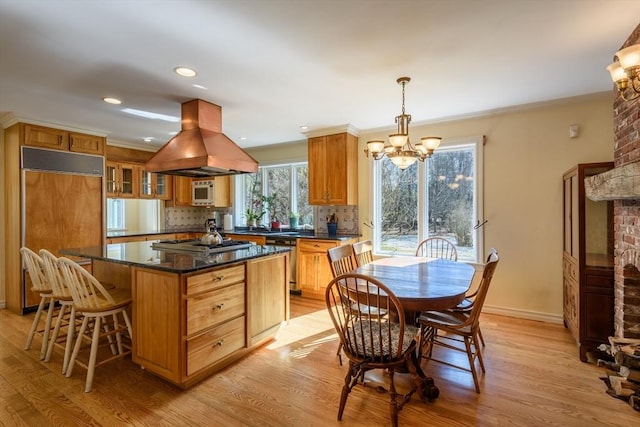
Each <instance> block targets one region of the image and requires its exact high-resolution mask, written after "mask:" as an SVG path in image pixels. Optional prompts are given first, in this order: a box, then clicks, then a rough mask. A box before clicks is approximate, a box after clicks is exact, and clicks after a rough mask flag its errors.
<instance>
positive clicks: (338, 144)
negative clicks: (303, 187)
mask: <svg viewBox="0 0 640 427" xmlns="http://www.w3.org/2000/svg"><path fill="white" fill-rule="evenodd" d="M346 144H347V134H346V133H340V134H337V135H329V136H327V137H326V138H325V150H324V151H325V165H331V168H330V169H331V170H327V171H326V173H325V188H326V194H327V196H326V204H329V205H346V204H347V150H346V148H347V145H346Z"/></svg>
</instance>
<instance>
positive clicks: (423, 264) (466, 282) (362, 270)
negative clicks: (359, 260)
mask: <svg viewBox="0 0 640 427" xmlns="http://www.w3.org/2000/svg"><path fill="white" fill-rule="evenodd" d="M474 272H475V269H474V267H473V266H472V265H470V264H467V263H464V262H458V261H451V260H445V259H432V258H425V257H413V256H407V257H393V258H383V259H379V260H375V261H373V262H371V263H369V264H365V265H363V266H360V267H358V268H357V269H355V270H354V271H353V273H358V274H364V275H367V276H371V277H374V278H376V279H377V280H379V281H381V282H382V283H384V284H385V285H386V286H387V287H388V288H389V289H391V291H392V292H393V293H394V294H395V295H396V296H397V297H398V299H399V300H400V302H401V303H402V307H403V308H404V310H405V312H420V311H429V310H446V309H447V308H452V307H455V306H456V305H458V304H459V303H461V302H462V300H463V299H464V296H465V293H466V292H467V290H468V289H469V287H470V286H471V281H472V280H473V274H474Z"/></svg>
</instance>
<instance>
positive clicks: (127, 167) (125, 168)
mask: <svg viewBox="0 0 640 427" xmlns="http://www.w3.org/2000/svg"><path fill="white" fill-rule="evenodd" d="M119 171H120V172H119V177H120V191H119V193H120V194H119V197H128V198H134V197H137V196H138V185H137V181H138V180H137V166H136V165H134V164H128V163H120V164H119Z"/></svg>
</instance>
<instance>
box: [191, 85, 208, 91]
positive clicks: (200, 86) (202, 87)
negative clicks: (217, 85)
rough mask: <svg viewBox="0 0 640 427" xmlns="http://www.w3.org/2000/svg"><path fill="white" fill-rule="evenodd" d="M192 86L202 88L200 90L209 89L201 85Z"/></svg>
mask: <svg viewBox="0 0 640 427" xmlns="http://www.w3.org/2000/svg"><path fill="white" fill-rule="evenodd" d="M193 87H195V88H196V89H202V90H209V89H207V88H206V87H204V86H202V85H195V84H194V85H193Z"/></svg>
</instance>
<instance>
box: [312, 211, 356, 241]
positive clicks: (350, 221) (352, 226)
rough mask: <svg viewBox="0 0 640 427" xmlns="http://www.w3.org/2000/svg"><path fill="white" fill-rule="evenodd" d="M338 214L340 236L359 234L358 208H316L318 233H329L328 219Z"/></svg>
mask: <svg viewBox="0 0 640 427" xmlns="http://www.w3.org/2000/svg"><path fill="white" fill-rule="evenodd" d="M334 213H335V214H336V217H337V218H338V233H339V234H358V232H359V230H358V207H357V206H316V207H315V229H316V231H317V232H318V233H326V232H327V217H328V216H330V215H331V214H334Z"/></svg>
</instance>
